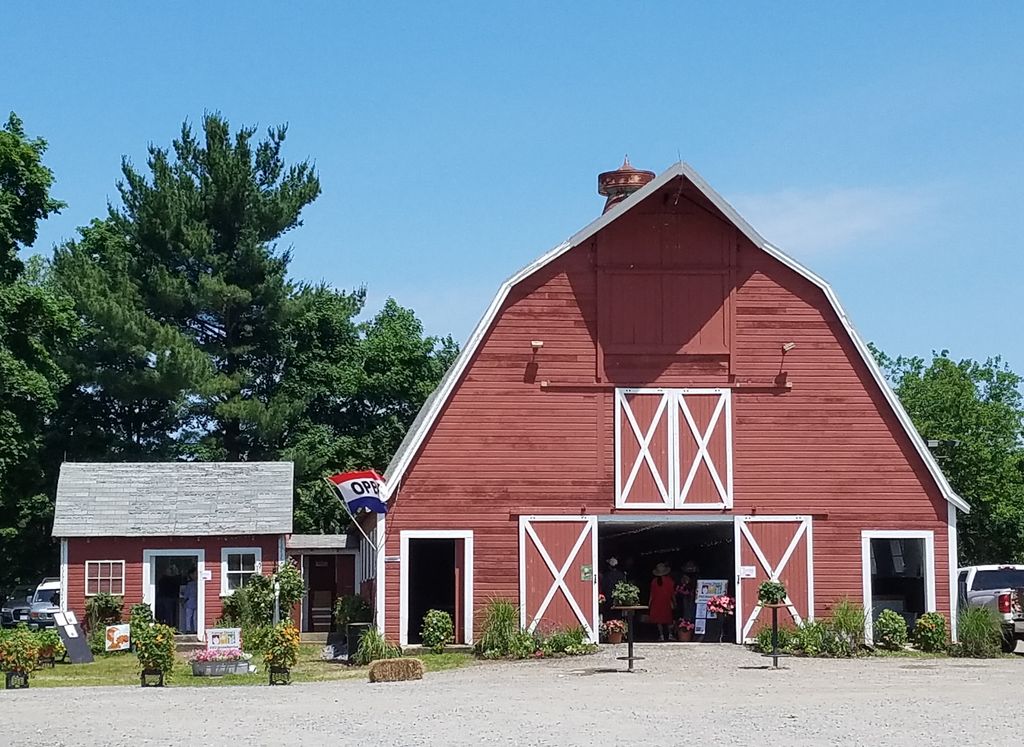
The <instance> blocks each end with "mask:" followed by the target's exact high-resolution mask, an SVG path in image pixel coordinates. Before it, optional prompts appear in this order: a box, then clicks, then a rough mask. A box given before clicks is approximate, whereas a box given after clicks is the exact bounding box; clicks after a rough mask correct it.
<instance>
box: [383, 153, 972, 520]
mask: <svg viewBox="0 0 1024 747" xmlns="http://www.w3.org/2000/svg"><path fill="white" fill-rule="evenodd" d="M677 177H683V178H685V179H687V180H688V181H689V182H690V183H691V184H693V185H694V186H695V187H696V188H697V189H698V190H699V191H700V192H701V193H702V194H703V195H704V196H705V197H706V198H707V199H708V200H709V201H710V202H711V203H712V204H713V205H715V207H717V208H718V209H719V210H720V211H721V212H722V214H723V215H724V216H725V218H726V219H727V220H729V221H731V222H732V224H733V225H734V226H736V228H737V229H738V230H739V231H740V232H741V233H743V234H744V235H745V236H746V237H747V238H748V239H749V240H750V241H751V242H752V243H753V244H754V245H755V246H757V247H758V248H760V249H761V250H763V251H764V252H766V253H767V254H768V255H770V256H771V257H774V258H775V259H777V260H778V261H779V262H781V263H782V264H783V265H785V266H786V267H788V268H790V269H791V270H793V271H794V272H796V273H797V274H798V275H801V276H802V277H804V278H806V279H807V280H809V281H810V282H811V283H813V284H814V285H816V286H817V287H818V288H819V289H821V291H822V292H823V293H824V294H825V297H826V298H827V299H828V302H829V304H830V305H831V306H832V309H833V311H834V312H835V313H836V315H837V316H838V317H839V320H840V322H841V323H842V325H843V329H845V330H846V333H847V335H848V336H849V338H850V341H851V342H852V343H853V346H854V348H855V349H856V350H857V352H858V353H859V354H860V357H861V359H862V360H863V362H864V364H865V365H866V366H867V369H868V371H869V372H870V373H871V376H872V377H873V378H874V380H875V384H876V385H877V386H878V387H879V388H880V389H881V391H882V394H883V396H884V397H885V399H886V402H888V404H889V407H890V408H892V411H893V413H894V414H895V415H896V418H897V419H898V420H899V422H900V425H902V426H903V430H904V432H905V433H906V435H907V437H908V438H909V439H910V442H911V443H912V444H913V446H914V448H915V450H916V451H917V453H918V456H919V457H920V458H921V459H922V460H923V461H924V464H925V466H926V467H927V468H928V472H929V473H930V474H931V476H932V479H933V480H934V481H935V484H936V485H937V486H938V487H939V489H940V490H941V491H942V494H943V496H944V497H945V499H946V500H947V501H948V502H949V503H951V504H953V505H954V506H956V507H957V508H958V509H960V510H961V511H964V512H968V511H970V506H969V505H968V504H967V502H966V501H964V499H963V498H961V497H960V496H959V495H957V494H956V492H955V491H954V490H953V488H952V487H951V486H950V485H949V482H947V480H946V478H945V476H944V475H943V474H942V469H941V468H940V467H939V465H938V463H937V462H936V461H935V458H934V456H933V455H932V453H931V452H930V451H929V450H928V447H927V445H926V444H925V443H924V440H923V439H922V438H921V435H920V434H919V433H918V432H917V429H916V428H915V427H914V424H913V422H912V421H911V419H910V416H909V415H908V414H907V412H906V410H904V409H903V406H902V404H900V401H899V399H898V398H897V397H896V394H895V393H894V392H893V390H892V388H891V387H890V386H889V384H888V382H887V381H886V380H885V375H884V374H883V373H882V370H881V369H880V368H879V366H878V363H877V362H876V361H875V359H874V357H873V356H872V355H871V351H870V350H869V349H868V347H867V345H866V344H865V343H864V341H863V339H861V337H860V335H859V334H858V333H857V330H856V329H855V328H854V326H853V323H852V322H851V321H850V319H849V317H848V316H847V315H846V311H845V310H844V309H843V306H842V304H841V303H840V302H839V297H838V296H837V295H836V293H835V291H834V290H833V289H832V286H830V285H829V284H828V283H827V282H826V281H825V280H824V279H823V278H821V277H820V276H819V275H817V274H815V273H814V272H812V271H811V270H810V269H808V268H807V267H805V266H804V265H802V264H800V263H799V262H797V261H796V260H795V259H793V258H792V257H790V256H788V255H787V254H785V253H784V252H782V251H781V250H780V249H779V248H778V247H776V246H774V245H772V244H770V243H768V241H766V240H765V239H764V238H763V237H762V236H761V235H760V234H759V233H757V231H755V230H754V229H753V227H751V226H750V224H749V223H747V222H746V221H745V220H744V219H743V218H742V216H740V214H739V213H737V212H736V210H735V209H734V208H733V207H732V206H731V205H730V204H729V203H728V202H726V200H725V199H724V198H723V197H722V196H721V195H720V194H718V193H717V192H716V191H715V190H714V189H712V188H711V186H710V185H709V184H708V183H707V182H705V181H704V179H703V178H702V177H701V176H700V175H699V174H698V173H697V172H696V171H695V170H694V169H693V168H692V167H691V166H690V165H689V164H686V163H683V162H682V161H680V162H678V163H676V164H674V165H672V166H670V167H669V168H668V169H666V170H665V171H663V172H662V173H661V174H659V175H658V176H657V177H656V178H655V179H654V180H652V181H651V182H649V183H648V184H646V185H645V186H644V187H642V188H641V189H639V190H637V191H636V192H634V193H633V194H632V195H630V196H629V197H627V198H626V199H625V200H623V201H622V202H621V203H619V204H618V205H617V206H615V207H613V208H612V209H611V210H609V211H608V212H607V213H604V214H603V215H602V216H600V217H599V218H597V219H596V220H594V221H593V222H591V223H590V224H589V225H588V226H586V227H585V228H583V229H582V230H581V231H579V232H577V233H576V234H575V235H573V236H572V237H570V238H569V239H568V240H567V241H564V242H562V243H561V244H559V245H558V246H556V247H555V248H554V249H552V250H551V251H549V252H548V253H547V254H544V255H543V256H541V257H540V258H538V259H537V260H535V261H534V262H532V263H530V264H529V265H527V266H526V267H524V268H523V269H522V270H520V271H519V272H517V273H516V274H515V275H513V276H512V277H510V278H509V279H508V280H506V281H505V282H504V283H503V284H502V285H501V287H500V288H499V289H498V293H497V295H495V297H494V300H492V301H491V304H490V306H488V307H487V310H486V311H485V312H484V315H483V317H482V318H481V319H480V321H479V323H478V324H477V326H476V328H475V329H474V330H473V333H472V334H471V335H470V337H469V339H468V340H467V341H466V345H465V346H464V347H463V348H462V350H461V352H460V353H459V355H458V356H457V357H456V359H455V361H454V363H453V364H452V366H451V368H450V369H449V371H448V372H447V374H446V375H445V376H444V378H443V379H442V380H441V383H440V384H439V385H438V388H437V390H435V392H434V394H433V395H431V397H430V398H428V400H427V402H426V403H425V404H424V406H423V411H422V412H421V413H420V415H419V416H417V418H416V422H415V423H414V424H413V427H412V428H411V429H410V431H409V434H408V436H407V439H406V440H405V441H404V442H403V443H402V445H401V446H400V447H399V449H398V452H397V453H396V454H395V457H394V459H393V460H392V464H390V465H388V470H387V479H388V482H387V485H386V487H385V491H386V496H387V498H391V497H392V496H393V495H395V494H396V493H397V492H398V490H400V488H401V482H402V479H403V477H404V475H405V471H406V470H407V469H408V468H409V465H410V464H411V463H412V460H413V459H414V458H415V456H416V454H418V453H419V450H420V447H421V446H422V445H423V442H424V441H425V440H426V438H427V434H428V433H430V431H431V429H432V427H433V425H434V421H435V420H436V419H437V417H438V416H439V415H440V413H441V411H442V410H443V409H444V406H445V404H446V403H447V401H448V398H449V397H450V396H451V395H452V393H453V392H454V391H455V387H456V386H457V385H458V383H459V381H460V379H461V378H462V374H463V373H464V372H465V371H466V369H467V368H468V367H469V364H470V361H471V360H472V359H473V357H474V356H475V355H476V352H477V349H478V348H479V347H480V345H481V343H482V342H483V340H484V338H485V337H486V335H487V333H488V331H489V330H490V328H491V326H492V324H493V323H494V321H495V319H497V316H498V313H499V312H500V311H501V307H502V305H503V304H504V302H505V299H506V298H507V297H508V294H509V293H510V292H511V290H512V288H513V287H514V286H515V285H516V284H518V283H519V282H521V281H523V280H525V279H526V278H528V277H529V276H530V275H532V274H533V273H535V272H537V271H538V270H540V269H541V268H543V267H544V266H546V265H547V264H549V263H551V262H552V261H554V260H555V259H557V258H558V257H560V256H562V255H563V254H565V253H566V252H567V251H569V250H570V249H572V248H573V247H575V246H578V245H580V244H582V243H583V242H584V241H586V240H587V239H589V238H590V237H591V236H593V235H594V234H596V233H597V232H598V231H600V230H601V229H602V228H604V227H605V226H607V225H608V224H610V223H611V222H612V221H614V220H616V219H617V218H619V217H621V216H623V215H625V214H626V213H627V212H628V211H629V210H630V209H631V208H633V207H635V206H636V205H638V204H640V203H641V202H643V201H644V200H645V199H646V198H647V197H649V196H650V195H652V194H654V193H655V192H656V191H658V190H659V189H661V188H662V187H664V186H665V185H666V184H668V183H669V182H670V181H672V180H673V179H675V178H677Z"/></svg>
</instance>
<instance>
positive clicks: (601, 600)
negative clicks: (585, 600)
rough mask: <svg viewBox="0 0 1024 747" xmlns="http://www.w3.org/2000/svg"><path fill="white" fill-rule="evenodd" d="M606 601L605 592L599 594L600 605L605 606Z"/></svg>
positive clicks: (598, 601)
mask: <svg viewBox="0 0 1024 747" xmlns="http://www.w3.org/2000/svg"><path fill="white" fill-rule="evenodd" d="M605 601H606V600H605V598H604V594H598V595H597V603H598V604H599V605H601V606H602V607H603V606H604V603H605Z"/></svg>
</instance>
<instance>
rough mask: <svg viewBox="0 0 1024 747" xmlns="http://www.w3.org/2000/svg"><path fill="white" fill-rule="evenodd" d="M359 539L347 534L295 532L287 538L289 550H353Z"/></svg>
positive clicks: (286, 543)
mask: <svg viewBox="0 0 1024 747" xmlns="http://www.w3.org/2000/svg"><path fill="white" fill-rule="evenodd" d="M358 547H359V539H358V538H357V537H351V536H349V535H347V534H293V535H292V536H290V537H289V538H288V539H287V540H285V548H286V549H288V550H351V549H353V548H358Z"/></svg>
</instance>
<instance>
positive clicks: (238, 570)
mask: <svg viewBox="0 0 1024 747" xmlns="http://www.w3.org/2000/svg"><path fill="white" fill-rule="evenodd" d="M262 561H263V553H262V551H261V550H260V548H258V547H225V548H222V549H221V551H220V594H221V596H228V595H229V594H233V593H234V591H235V589H241V588H242V587H243V586H245V582H246V581H248V580H249V579H250V578H252V577H253V576H255V575H256V574H257V573H260V572H261V568H262Z"/></svg>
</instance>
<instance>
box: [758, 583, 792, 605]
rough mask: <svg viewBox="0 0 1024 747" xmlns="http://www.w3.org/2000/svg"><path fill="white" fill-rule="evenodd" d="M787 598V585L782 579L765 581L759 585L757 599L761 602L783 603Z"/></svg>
mask: <svg viewBox="0 0 1024 747" xmlns="http://www.w3.org/2000/svg"><path fill="white" fill-rule="evenodd" d="M785 599H786V587H785V586H783V584H782V582H781V581H765V582H763V583H762V584H761V585H760V586H758V587H757V601H758V602H760V603H761V604H782V602H783V601H785Z"/></svg>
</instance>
